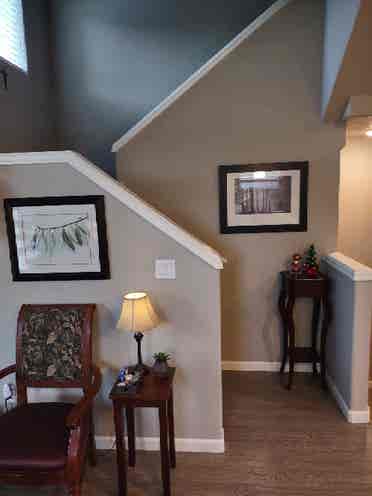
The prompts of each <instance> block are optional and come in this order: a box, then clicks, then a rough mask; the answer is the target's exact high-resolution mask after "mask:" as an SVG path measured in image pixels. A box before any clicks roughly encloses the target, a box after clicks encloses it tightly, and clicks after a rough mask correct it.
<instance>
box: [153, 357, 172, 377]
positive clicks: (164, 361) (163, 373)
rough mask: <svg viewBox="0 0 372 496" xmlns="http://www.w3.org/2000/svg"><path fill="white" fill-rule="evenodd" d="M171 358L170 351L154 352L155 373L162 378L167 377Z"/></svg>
mask: <svg viewBox="0 0 372 496" xmlns="http://www.w3.org/2000/svg"><path fill="white" fill-rule="evenodd" d="M169 359H170V355H169V353H164V352H162V351H161V352H159V353H154V360H155V362H154V365H153V366H152V370H153V373H154V375H156V376H158V377H160V378H166V377H168V375H169V366H168V360H169Z"/></svg>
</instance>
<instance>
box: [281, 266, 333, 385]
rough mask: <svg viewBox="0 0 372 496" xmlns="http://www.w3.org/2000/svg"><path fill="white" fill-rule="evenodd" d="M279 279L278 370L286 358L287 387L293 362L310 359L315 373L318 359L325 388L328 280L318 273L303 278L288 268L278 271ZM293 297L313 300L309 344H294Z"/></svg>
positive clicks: (291, 373)
mask: <svg viewBox="0 0 372 496" xmlns="http://www.w3.org/2000/svg"><path fill="white" fill-rule="evenodd" d="M280 279H281V290H280V296H279V312H280V315H281V319H282V324H283V358H282V363H281V367H280V373H281V374H283V372H284V369H285V366H286V363H287V360H288V361H289V373H288V383H287V389H291V387H292V384H293V373H294V366H295V363H296V362H302V363H304V362H305V363H312V365H313V375H316V374H317V364H318V363H319V364H320V373H321V380H322V386H323V388H324V389H327V382H326V343H327V333H328V327H329V324H330V322H331V305H330V301H329V280H328V278H327V277H326V276H324V275H322V274H320V275H319V276H318V277H316V278H315V277H311V278H306V277H303V276H298V275H297V276H296V275H293V274H291V273H290V272H288V271H283V272H280ZM297 298H311V299H312V300H313V317H312V340H311V341H312V343H311V347H306V348H300V347H298V346H296V329H295V322H294V316H293V313H294V306H295V303H296V300H297ZM321 310H322V312H321ZM321 313H322V323H321V329H320V332H321V334H320V348H319V351H318V348H317V342H318V329H319V319H320V314H321Z"/></svg>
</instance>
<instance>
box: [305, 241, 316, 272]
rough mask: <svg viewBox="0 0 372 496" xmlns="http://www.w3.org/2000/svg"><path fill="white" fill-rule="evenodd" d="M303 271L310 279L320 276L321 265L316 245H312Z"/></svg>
mask: <svg viewBox="0 0 372 496" xmlns="http://www.w3.org/2000/svg"><path fill="white" fill-rule="evenodd" d="M302 271H303V273H304V274H305V275H307V276H308V277H318V276H319V265H318V260H317V252H316V250H315V246H314V245H310V248H309V249H308V251H307V253H306V259H305V263H304V265H303V267H302Z"/></svg>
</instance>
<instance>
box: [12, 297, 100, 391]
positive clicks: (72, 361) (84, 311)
mask: <svg viewBox="0 0 372 496" xmlns="http://www.w3.org/2000/svg"><path fill="white" fill-rule="evenodd" d="M94 309H95V305H92V304H71V305H23V306H22V308H21V310H20V313H19V317H18V331H17V380H21V381H22V382H23V383H24V385H25V386H26V387H27V386H34V387H43V386H44V387H60V386H62V387H63V386H67V387H83V388H84V387H88V386H89V384H90V380H91V365H92V344H91V336H92V321H93V313H94Z"/></svg>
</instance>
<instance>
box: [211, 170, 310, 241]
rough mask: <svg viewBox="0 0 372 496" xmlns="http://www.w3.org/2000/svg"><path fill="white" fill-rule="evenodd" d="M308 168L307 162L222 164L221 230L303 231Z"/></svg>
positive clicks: (305, 216)
mask: <svg viewBox="0 0 372 496" xmlns="http://www.w3.org/2000/svg"><path fill="white" fill-rule="evenodd" d="M308 169H309V164H308V162H286V163H272V164H255V165H221V166H220V167H219V189H220V230H221V233H223V234H232V233H260V232H283V231H306V230H307V192H308Z"/></svg>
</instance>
